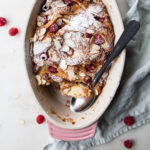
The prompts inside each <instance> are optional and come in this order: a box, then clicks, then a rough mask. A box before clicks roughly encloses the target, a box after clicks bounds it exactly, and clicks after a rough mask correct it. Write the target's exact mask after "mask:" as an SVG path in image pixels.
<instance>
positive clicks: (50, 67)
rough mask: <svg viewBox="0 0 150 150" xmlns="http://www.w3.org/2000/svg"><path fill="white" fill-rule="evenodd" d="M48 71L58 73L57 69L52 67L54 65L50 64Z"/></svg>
mask: <svg viewBox="0 0 150 150" xmlns="http://www.w3.org/2000/svg"><path fill="white" fill-rule="evenodd" d="M48 71H49V72H51V73H57V72H58V71H57V69H56V68H55V67H52V66H49V67H48Z"/></svg>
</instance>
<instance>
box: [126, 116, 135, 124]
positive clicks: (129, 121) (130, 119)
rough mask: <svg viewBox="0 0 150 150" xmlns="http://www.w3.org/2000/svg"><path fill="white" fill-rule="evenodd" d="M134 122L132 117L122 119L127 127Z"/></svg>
mask: <svg viewBox="0 0 150 150" xmlns="http://www.w3.org/2000/svg"><path fill="white" fill-rule="evenodd" d="M134 122H135V119H134V117H133V116H127V117H125V118H124V123H125V124H126V125H127V126H132V125H133V124H134Z"/></svg>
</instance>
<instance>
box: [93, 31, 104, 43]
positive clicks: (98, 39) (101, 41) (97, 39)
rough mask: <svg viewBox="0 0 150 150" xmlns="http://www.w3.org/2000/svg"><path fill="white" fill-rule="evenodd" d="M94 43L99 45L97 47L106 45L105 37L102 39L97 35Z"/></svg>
mask: <svg viewBox="0 0 150 150" xmlns="http://www.w3.org/2000/svg"><path fill="white" fill-rule="evenodd" d="M94 43H95V44H97V45H101V44H103V43H104V39H103V37H102V36H101V35H99V34H97V35H96V36H95V41H94Z"/></svg>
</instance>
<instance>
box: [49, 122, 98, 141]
mask: <svg viewBox="0 0 150 150" xmlns="http://www.w3.org/2000/svg"><path fill="white" fill-rule="evenodd" d="M47 124H48V129H49V134H50V136H51V137H53V138H55V139H59V140H63V141H80V140H86V139H89V138H92V137H93V136H94V135H95V133H96V127H97V121H96V122H95V123H93V124H92V125H90V126H88V127H85V128H82V129H63V128H60V127H57V126H56V125H54V124H53V123H51V122H50V121H47Z"/></svg>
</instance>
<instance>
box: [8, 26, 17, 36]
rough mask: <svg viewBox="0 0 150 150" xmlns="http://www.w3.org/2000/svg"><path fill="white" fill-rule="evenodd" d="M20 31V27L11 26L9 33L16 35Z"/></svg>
mask: <svg viewBox="0 0 150 150" xmlns="http://www.w3.org/2000/svg"><path fill="white" fill-rule="evenodd" d="M17 33H18V29H17V28H10V29H9V35H10V36H15V35H16V34H17Z"/></svg>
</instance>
